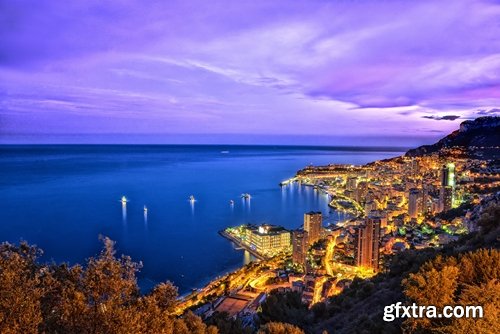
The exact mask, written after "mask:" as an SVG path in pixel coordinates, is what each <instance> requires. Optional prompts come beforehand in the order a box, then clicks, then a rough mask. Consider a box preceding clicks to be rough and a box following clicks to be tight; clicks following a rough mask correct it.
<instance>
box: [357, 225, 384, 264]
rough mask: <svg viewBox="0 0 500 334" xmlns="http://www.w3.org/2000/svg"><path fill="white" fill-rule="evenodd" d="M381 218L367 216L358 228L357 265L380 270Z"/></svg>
mask: <svg viewBox="0 0 500 334" xmlns="http://www.w3.org/2000/svg"><path fill="white" fill-rule="evenodd" d="M380 224H381V221H380V218H367V219H366V221H365V224H364V225H361V226H360V227H358V228H357V230H356V242H355V245H356V248H355V259H356V265H357V266H362V267H367V268H372V269H374V270H378V263H379V243H380Z"/></svg>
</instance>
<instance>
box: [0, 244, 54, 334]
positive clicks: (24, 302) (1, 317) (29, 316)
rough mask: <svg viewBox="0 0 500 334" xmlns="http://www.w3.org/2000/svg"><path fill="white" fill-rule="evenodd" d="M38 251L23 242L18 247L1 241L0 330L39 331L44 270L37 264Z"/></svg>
mask: <svg viewBox="0 0 500 334" xmlns="http://www.w3.org/2000/svg"><path fill="white" fill-rule="evenodd" d="M40 254H41V251H40V250H39V249H37V248H36V247H32V246H29V245H27V244H26V243H24V242H23V243H21V245H20V246H19V247H15V246H13V245H11V244H9V243H3V244H1V245H0V333H4V334H10V333H12V334H14V333H38V326H39V325H40V324H41V322H42V320H43V319H42V308H41V303H40V299H41V297H42V296H43V294H44V288H43V286H42V285H41V282H42V277H43V276H44V275H45V274H46V271H45V270H44V269H43V268H40V267H39V266H38V265H37V264H36V259H37V258H38V256H39V255H40Z"/></svg>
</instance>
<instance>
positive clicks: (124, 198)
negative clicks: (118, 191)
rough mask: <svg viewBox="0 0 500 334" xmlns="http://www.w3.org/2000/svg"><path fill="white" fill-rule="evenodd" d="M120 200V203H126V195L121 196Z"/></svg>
mask: <svg viewBox="0 0 500 334" xmlns="http://www.w3.org/2000/svg"><path fill="white" fill-rule="evenodd" d="M120 201H121V202H122V204H126V203H127V202H128V199H127V197H125V196H122V199H121V200H120Z"/></svg>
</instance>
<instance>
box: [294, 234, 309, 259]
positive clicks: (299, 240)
mask: <svg viewBox="0 0 500 334" xmlns="http://www.w3.org/2000/svg"><path fill="white" fill-rule="evenodd" d="M307 245H308V243H307V232H306V231H303V230H295V231H293V232H292V260H293V263H298V264H301V265H303V266H305V263H306V255H307V249H308V247H307Z"/></svg>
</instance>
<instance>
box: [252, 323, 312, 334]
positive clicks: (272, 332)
mask: <svg viewBox="0 0 500 334" xmlns="http://www.w3.org/2000/svg"><path fill="white" fill-rule="evenodd" d="M258 334H304V331H303V330H301V329H300V328H298V327H295V326H293V325H290V324H287V323H281V322H268V323H267V324H265V325H263V326H262V327H261V328H260V329H259V331H258Z"/></svg>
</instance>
